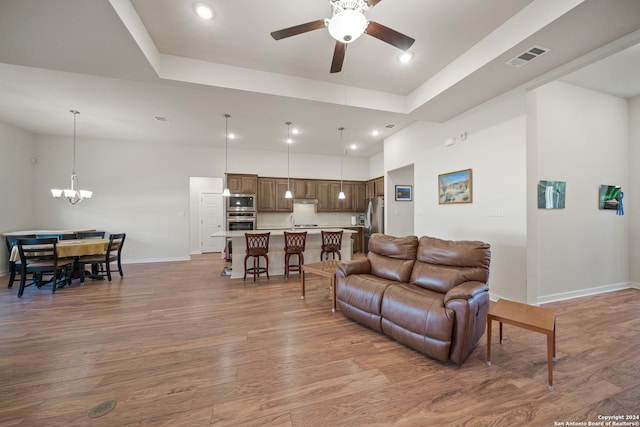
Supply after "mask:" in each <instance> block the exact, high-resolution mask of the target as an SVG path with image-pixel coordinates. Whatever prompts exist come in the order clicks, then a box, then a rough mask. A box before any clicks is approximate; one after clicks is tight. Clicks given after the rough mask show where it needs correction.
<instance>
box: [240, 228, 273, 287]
mask: <svg viewBox="0 0 640 427" xmlns="http://www.w3.org/2000/svg"><path fill="white" fill-rule="evenodd" d="M270 234H271V233H244V237H245V240H246V242H247V251H246V255H245V257H244V279H245V280H246V278H247V273H249V274H253V281H254V282H255V281H256V277H259V276H260V274H262V273H266V274H267V279H268V278H269V256H268V255H267V253H268V252H269V235H270ZM249 257H253V267H250V268H247V260H248V259H249ZM260 257H264V259H265V261H266V265H265V266H264V267H260Z"/></svg>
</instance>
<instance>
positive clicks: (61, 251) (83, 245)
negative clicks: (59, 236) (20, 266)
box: [9, 239, 109, 262]
mask: <svg viewBox="0 0 640 427" xmlns="http://www.w3.org/2000/svg"><path fill="white" fill-rule="evenodd" d="M108 246H109V239H77V240H59V241H58V244H57V246H56V252H57V254H58V258H72V257H75V258H77V257H81V256H84V255H100V254H103V253H105V252H106V250H107V247H108ZM9 260H11V261H13V262H18V261H20V253H19V252H18V246H17V245H16V246H14V247H13V248H12V249H11V255H10V256H9Z"/></svg>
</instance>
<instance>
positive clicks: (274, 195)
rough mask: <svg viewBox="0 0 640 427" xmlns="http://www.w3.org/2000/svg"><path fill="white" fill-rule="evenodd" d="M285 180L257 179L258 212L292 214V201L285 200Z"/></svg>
mask: <svg viewBox="0 0 640 427" xmlns="http://www.w3.org/2000/svg"><path fill="white" fill-rule="evenodd" d="M287 188H288V186H287V179H286V178H262V177H259V178H258V192H257V197H258V211H259V212H293V203H292V199H285V198H284V194H285V193H286V191H287Z"/></svg>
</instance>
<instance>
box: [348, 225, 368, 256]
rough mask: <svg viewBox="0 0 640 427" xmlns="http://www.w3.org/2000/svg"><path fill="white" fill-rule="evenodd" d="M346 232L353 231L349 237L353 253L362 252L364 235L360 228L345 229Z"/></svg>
mask: <svg viewBox="0 0 640 427" xmlns="http://www.w3.org/2000/svg"><path fill="white" fill-rule="evenodd" d="M345 228H346V229H347V230H353V231H354V233H353V234H352V235H351V245H352V247H353V253H354V254H357V253H362V252H364V233H363V229H362V227H345Z"/></svg>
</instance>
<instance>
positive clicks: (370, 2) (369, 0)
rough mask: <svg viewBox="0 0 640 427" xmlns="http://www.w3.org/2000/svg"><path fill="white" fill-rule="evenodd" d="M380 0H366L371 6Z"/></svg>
mask: <svg viewBox="0 0 640 427" xmlns="http://www.w3.org/2000/svg"><path fill="white" fill-rule="evenodd" d="M381 1H382V0H367V4H368V5H369V7H373V6H375V5H377V4H378V3H380V2H381Z"/></svg>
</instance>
